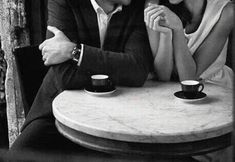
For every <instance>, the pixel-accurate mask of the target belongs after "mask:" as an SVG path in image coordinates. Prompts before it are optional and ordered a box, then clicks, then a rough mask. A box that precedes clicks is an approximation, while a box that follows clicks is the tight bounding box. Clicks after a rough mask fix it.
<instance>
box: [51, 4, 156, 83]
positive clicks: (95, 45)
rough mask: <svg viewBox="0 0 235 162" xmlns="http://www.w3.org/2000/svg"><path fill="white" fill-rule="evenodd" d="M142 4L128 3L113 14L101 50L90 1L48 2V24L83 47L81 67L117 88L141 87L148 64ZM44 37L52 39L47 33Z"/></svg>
mask: <svg viewBox="0 0 235 162" xmlns="http://www.w3.org/2000/svg"><path fill="white" fill-rule="evenodd" d="M143 9H144V1H143V0H132V3H131V4H130V5H129V6H123V10H122V11H121V12H118V13H116V14H114V15H113V17H112V18H111V21H110V24H109V26H108V29H107V33H106V37H105V41H104V45H103V47H102V49H101V47H100V38H99V30H98V23H97V15H96V12H95V11H94V9H93V7H92V5H91V3H90V0H49V1H48V25H51V26H55V27H57V28H59V29H60V30H62V31H63V32H64V33H65V34H66V35H67V36H68V38H69V39H70V40H71V41H73V42H76V43H83V44H84V55H83V59H82V63H81V66H80V67H81V68H83V69H85V70H87V71H88V72H89V74H91V75H92V74H97V73H102V74H108V75H110V76H111V78H112V79H113V80H114V81H115V82H116V84H119V85H127V86H141V85H143V83H144V81H145V80H146V78H147V75H148V73H149V69H150V66H151V63H152V60H153V59H152V55H151V52H150V47H149V41H148V38H147V32H146V29H145V24H144V18H143V13H144V12H143ZM47 37H48V38H49V37H52V34H51V33H49V32H48V33H47Z"/></svg>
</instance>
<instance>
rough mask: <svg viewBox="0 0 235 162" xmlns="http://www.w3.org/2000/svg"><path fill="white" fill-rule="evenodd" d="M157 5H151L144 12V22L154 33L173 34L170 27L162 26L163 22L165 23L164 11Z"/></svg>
mask: <svg viewBox="0 0 235 162" xmlns="http://www.w3.org/2000/svg"><path fill="white" fill-rule="evenodd" d="M158 6H159V5H156V4H149V5H148V7H147V8H145V10H144V21H145V24H146V26H147V27H148V28H149V29H151V30H154V31H158V32H161V33H164V34H166V33H171V29H170V28H168V27H164V26H161V25H160V24H161V23H162V21H165V20H164V18H163V12H164V10H163V9H162V8H160V7H158Z"/></svg>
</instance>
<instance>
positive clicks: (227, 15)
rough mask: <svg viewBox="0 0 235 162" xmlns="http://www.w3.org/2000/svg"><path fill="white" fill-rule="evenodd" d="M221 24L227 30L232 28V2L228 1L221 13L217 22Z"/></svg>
mask: <svg viewBox="0 0 235 162" xmlns="http://www.w3.org/2000/svg"><path fill="white" fill-rule="evenodd" d="M218 23H220V24H221V26H223V27H224V28H227V29H228V30H232V28H233V23H234V3H233V2H228V3H227V4H226V5H225V6H224V8H223V10H222V13H221V16H220V19H219V22H218Z"/></svg>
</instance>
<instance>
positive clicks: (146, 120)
mask: <svg viewBox="0 0 235 162" xmlns="http://www.w3.org/2000/svg"><path fill="white" fill-rule="evenodd" d="M179 90H180V85H179V84H178V83H174V82H169V83H163V82H153V81H148V82H146V84H145V85H144V87H141V88H130V87H117V90H116V92H115V93H113V94H112V95H110V96H106V97H97V96H92V95H90V94H88V93H86V92H84V91H83V90H74V91H64V92H62V93H61V94H59V95H58V96H57V97H56V98H55V100H54V101H53V114H54V116H55V118H56V125H57V128H58V130H59V131H60V132H61V133H62V134H63V135H64V136H66V137H67V138H69V139H70V140H72V141H74V142H76V143H79V144H81V145H83V146H86V147H89V148H92V149H96V150H101V151H106V152H119V153H123V152H128V153H142V154H155V153H157V154H161V155H167V154H169V155H184V154H187V155H196V154H200V153H202V152H203V153H205V152H208V151H213V150H216V149H220V148H223V147H226V146H228V145H229V144H230V142H231V141H230V132H231V131H232V122H233V119H232V101H233V99H232V91H231V90H229V89H224V88H222V87H219V86H216V85H213V84H205V88H204V93H206V94H207V97H206V98H205V99H203V100H201V101H194V102H185V101H183V100H181V99H178V98H176V97H175V96H174V92H176V91H179Z"/></svg>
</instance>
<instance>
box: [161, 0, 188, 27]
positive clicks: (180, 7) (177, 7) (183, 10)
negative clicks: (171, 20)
mask: <svg viewBox="0 0 235 162" xmlns="http://www.w3.org/2000/svg"><path fill="white" fill-rule="evenodd" d="M160 5H164V6H166V7H168V8H169V9H170V10H171V11H173V12H174V13H175V14H176V15H177V16H178V17H179V18H180V20H181V21H182V23H183V26H184V27H185V26H186V25H187V24H189V23H191V20H192V14H191V12H190V11H189V10H188V8H187V7H186V6H185V4H184V2H181V3H179V4H171V3H169V1H168V0H160Z"/></svg>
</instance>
